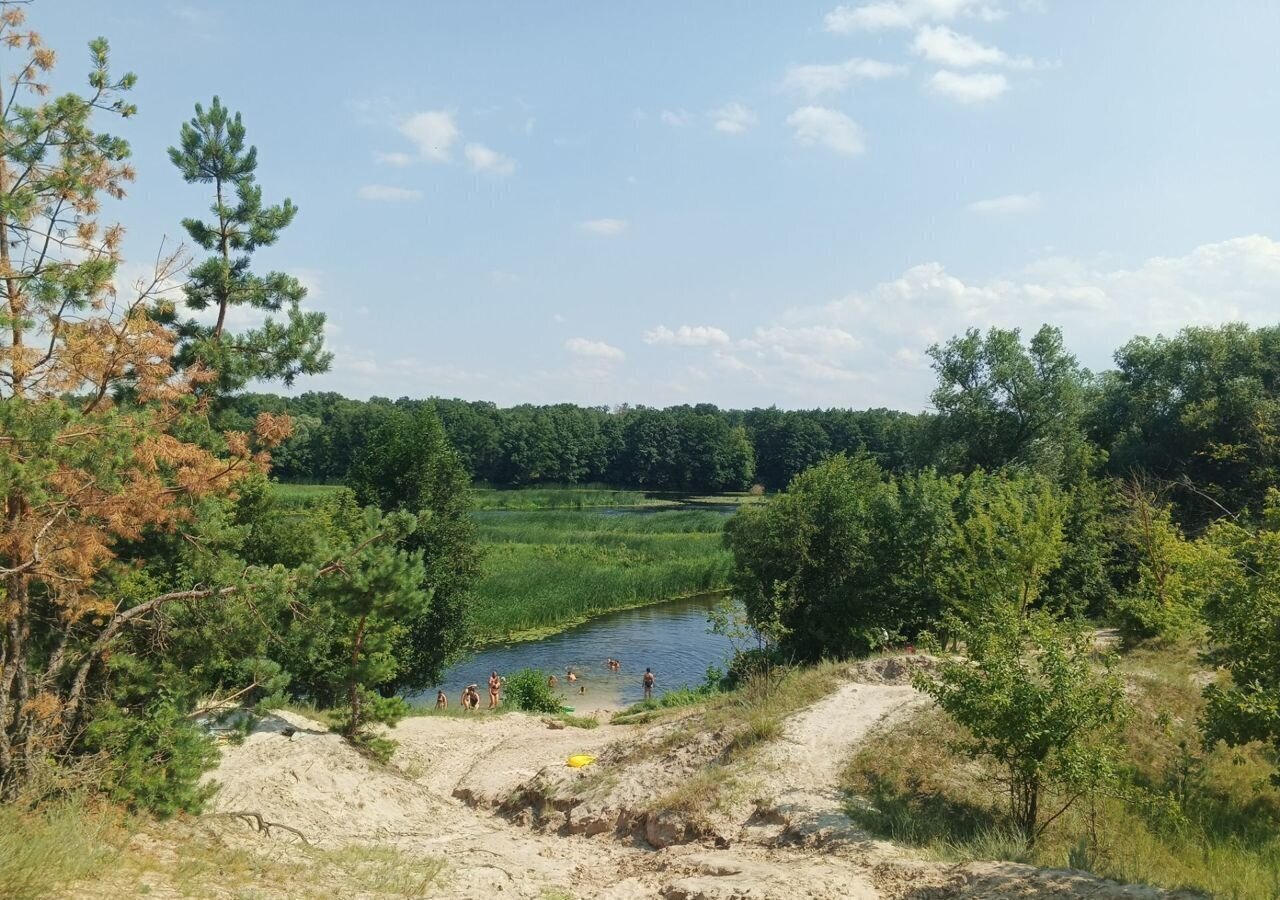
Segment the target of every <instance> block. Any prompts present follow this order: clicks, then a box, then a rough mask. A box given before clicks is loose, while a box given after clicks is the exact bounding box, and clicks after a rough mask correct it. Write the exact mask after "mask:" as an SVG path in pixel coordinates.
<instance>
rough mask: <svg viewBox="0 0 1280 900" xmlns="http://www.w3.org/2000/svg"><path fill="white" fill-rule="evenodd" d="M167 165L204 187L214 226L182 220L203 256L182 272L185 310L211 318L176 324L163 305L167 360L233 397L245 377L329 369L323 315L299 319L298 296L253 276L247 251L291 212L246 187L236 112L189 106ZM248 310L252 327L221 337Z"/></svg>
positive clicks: (248, 151) (272, 278)
mask: <svg viewBox="0 0 1280 900" xmlns="http://www.w3.org/2000/svg"><path fill="white" fill-rule="evenodd" d="M169 159H170V160H172V161H173V164H174V165H175V166H177V167H178V169H179V170H180V171H181V172H182V177H183V179H184V180H185V181H186V182H187V183H188V184H212V185H213V194H214V202H213V207H212V212H213V215H214V219H213V220H212V221H209V222H205V221H202V220H200V219H194V218H192V219H184V220H183V222H182V225H183V227H184V228H186V230H187V234H188V235H190V237H191V240H192V241H194V242H195V244H196V245H197V246H199V247H200V248H202V249H204V250H208V251H211V252H212V253H213V255H212V256H210V257H209V258H208V259H206V260H205V261H204V262H202V263H200V264H199V265H197V266H196V267H195V268H194V269H193V270H192V271H191V273H190V281H189V282H188V283H187V285H186V288H185V297H186V306H187V309H188V310H190V311H191V312H193V313H196V314H200V313H206V312H208V313H211V314H212V315H213V316H214V321H213V323H212V324H209V323H208V322H207V321H204V320H202V319H201V318H200V317H198V315H197V316H191V317H189V318H187V319H185V320H181V321H179V320H178V315H177V311H176V309H174V308H173V307H172V306H167V305H166V306H164V307H163V308H162V309H161V311H160V312H161V315H162V317H163V319H162V320H163V321H167V322H171V323H174V324H176V327H177V331H178V335H179V337H180V338H181V343H180V344H179V349H178V354H177V361H178V363H179V365H180V366H182V367H184V368H189V367H191V366H196V365H198V366H199V367H201V368H203V369H207V370H209V371H212V372H214V373H216V375H217V388H218V390H219V391H220V392H221V393H227V392H230V391H234V390H238V389H239V388H241V387H243V386H244V385H245V384H247V383H248V382H249V381H252V380H255V379H280V380H282V381H284V382H285V383H286V384H292V383H293V380H294V379H295V378H296V377H297V376H298V375H300V374H308V375H310V374H317V373H320V372H324V371H326V370H327V369H328V368H329V362H330V360H331V358H332V355H331V354H328V353H325V352H324V334H323V331H324V314H323V313H319V312H304V311H303V310H302V300H303V298H304V297H305V296H306V293H307V292H306V289H305V288H304V287H303V286H302V284H301V283H300V282H299V281H298V279H297V278H294V277H293V276H291V275H286V274H284V273H282V272H269V273H268V274H266V275H263V276H260V275H255V274H254V273H253V272H252V271H251V269H250V264H251V261H252V257H253V253H254V252H255V251H256V250H258V249H259V248H261V247H267V246H270V245H272V244H274V243H275V242H276V241H277V240H278V239H279V237H280V232H281V231H282V230H284V229H285V228H286V227H288V225H289V223H290V222H292V221H293V218H294V216H295V215H296V214H297V207H295V206H294V205H293V203H292V202H290V201H289V200H287V199H286V200H285V201H284V202H283V203H282V204H280V205H279V206H265V205H264V204H263V201H262V188H261V187H260V186H259V185H258V184H257V182H256V176H255V172H256V170H257V168H258V150H257V148H256V147H253V146H249V147H246V146H245V127H244V123H243V122H241V120H240V114H239V113H236V114H235V115H232V114H231V113H230V111H229V110H228V109H227V108H226V107H225V106H223V105H222V103H221V102H220V101H219V100H218V98H217V97H214V98H213V103H212V105H211V106H210V107H209V109H208V110H205V109H204V107H202V106H201V105H200V104H198V103H197V104H196V114H195V116H194V118H192V119H191V121H190V122H187V123H185V124H184V125H183V126H182V134H181V140H180V145H179V146H177V147H170V148H169ZM240 307H249V308H252V309H255V310H259V311H261V312H263V313H267V314H270V313H280V312H283V313H284V319H283V320H279V319H275V318H272V317H270V316H269V315H268V317H267V319H266V320H265V321H264V322H263V323H262V324H261V325H260V326H259V327H257V328H251V329H247V330H245V331H243V332H241V333H239V334H232V333H230V332H228V331H227V315H228V314H229V313H230V312H231V311H232V310H233V309H236V308H240Z"/></svg>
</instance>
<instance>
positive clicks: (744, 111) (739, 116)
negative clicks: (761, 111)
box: [709, 102, 759, 134]
mask: <svg viewBox="0 0 1280 900" xmlns="http://www.w3.org/2000/svg"><path fill="white" fill-rule="evenodd" d="M709 115H710V116H711V120H712V121H713V122H714V123H715V129H716V131H719V132H721V133H723V134H742V133H743V132H744V131H746V130H747V129H748V128H750V127H751V126H752V125H755V124H756V122H758V121H759V119H757V118H756V114H755V113H754V112H752V111H751V110H750V109H748V108H747V107H745V106H743V105H742V104H741V103H736V102H735V103H726V104H725V105H724V106H722V107H720V108H719V109H717V110H714V111H713V112H711V113H709Z"/></svg>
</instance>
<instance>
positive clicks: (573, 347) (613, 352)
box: [564, 337, 627, 362]
mask: <svg viewBox="0 0 1280 900" xmlns="http://www.w3.org/2000/svg"><path fill="white" fill-rule="evenodd" d="M564 348H565V349H566V350H568V351H569V352H570V353H572V354H573V355H574V356H578V357H581V358H583V359H589V360H596V361H603V362H621V361H622V360H624V359H626V358H627V354H625V353H623V352H622V350H620V349H619V348H617V347H614V346H613V345H612V344H606V343H605V342H604V341H592V340H588V339H587V338H580V337H575V338H569V340H567V341H565V342H564Z"/></svg>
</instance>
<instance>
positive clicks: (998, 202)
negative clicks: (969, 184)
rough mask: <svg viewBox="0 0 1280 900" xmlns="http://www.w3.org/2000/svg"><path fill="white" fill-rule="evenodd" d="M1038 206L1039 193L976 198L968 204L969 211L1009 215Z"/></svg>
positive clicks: (1033, 210) (1030, 210) (1035, 208)
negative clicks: (983, 198)
mask: <svg viewBox="0 0 1280 900" xmlns="http://www.w3.org/2000/svg"><path fill="white" fill-rule="evenodd" d="M1039 208H1040V195H1039V194H1038V193H1036V194H1005V195H1003V196H1001V197H991V198H988V199H986V200H976V201H974V202H973V203H970V204H969V211H970V212H976V213H982V214H984V215H997V216H1011V215H1017V214H1018V213H1027V212H1035V211H1036V210H1037V209H1039Z"/></svg>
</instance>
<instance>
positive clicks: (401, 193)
mask: <svg viewBox="0 0 1280 900" xmlns="http://www.w3.org/2000/svg"><path fill="white" fill-rule="evenodd" d="M356 196H357V197H359V198H360V199H361V200H373V201H375V202H378V203H410V202H412V201H414V200H421V199H422V191H419V190H416V189H414V188H402V187H392V186H391V185H387V184H365V185H361V187H360V190H358V191H356Z"/></svg>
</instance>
